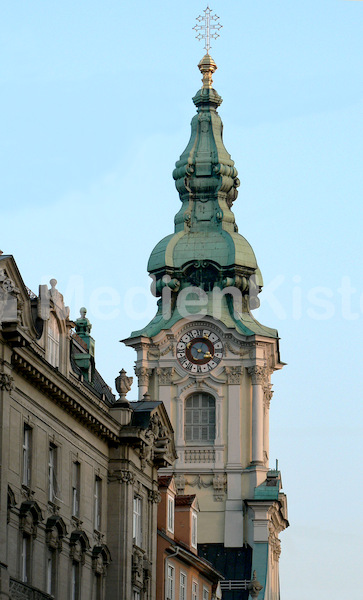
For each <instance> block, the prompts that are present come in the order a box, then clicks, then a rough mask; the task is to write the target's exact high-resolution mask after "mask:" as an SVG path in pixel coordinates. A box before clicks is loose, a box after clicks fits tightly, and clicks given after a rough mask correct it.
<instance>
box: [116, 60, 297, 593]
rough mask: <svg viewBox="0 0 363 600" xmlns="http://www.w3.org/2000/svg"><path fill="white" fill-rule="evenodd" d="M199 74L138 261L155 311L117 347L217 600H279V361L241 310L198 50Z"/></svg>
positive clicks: (226, 190)
mask: <svg viewBox="0 0 363 600" xmlns="http://www.w3.org/2000/svg"><path fill="white" fill-rule="evenodd" d="M198 67H199V69H200V71H201V73H202V76H203V79H202V81H203V85H202V88H201V89H200V90H199V91H198V92H197V94H196V95H195V97H194V98H193V102H194V104H195V106H196V108H197V114H196V115H195V116H194V117H193V119H192V123H191V137H190V140H189V143H188V145H187V147H186V149H185V150H184V152H183V153H182V155H181V157H180V159H179V160H178V161H177V163H176V168H175V169H174V172H173V177H174V179H175V185H176V188H177V190H178V192H179V196H180V200H181V207H180V210H179V211H178V212H177V214H176V216H175V230H174V233H172V234H170V235H168V236H167V237H165V238H164V239H162V240H161V241H160V242H159V243H158V244H157V245H156V246H155V248H154V250H153V251H152V253H151V256H150V259H149V263H148V271H149V273H150V275H151V276H152V278H153V289H154V293H155V295H156V296H157V297H158V298H159V299H158V310H157V314H156V316H155V317H154V318H153V319H152V321H151V322H150V323H149V324H148V325H147V326H146V327H145V328H144V329H142V330H140V331H135V332H133V333H132V334H131V336H130V337H129V338H128V339H127V340H124V343H125V344H126V345H127V346H131V347H133V348H134V349H135V350H136V352H137V360H136V367H135V372H136V375H137V377H138V385H139V399H142V398H143V395H144V394H145V393H149V394H150V395H151V397H152V399H153V400H162V401H163V403H164V405H165V407H166V410H167V412H168V414H169V416H170V419H171V422H172V424H173V427H174V431H175V443H176V451H177V455H178V459H177V461H176V463H175V465H174V467H173V469H169V470H167V472H168V473H171V472H172V473H174V475H175V482H176V486H177V492H178V493H179V494H197V498H198V503H199V506H200V514H199V515H198V551H199V553H200V554H201V555H202V556H204V557H205V558H207V559H208V560H210V561H211V562H212V563H213V564H214V565H215V566H216V568H217V569H218V570H219V571H222V573H223V574H224V577H225V581H224V582H223V584H222V588H223V590H224V592H223V597H224V598H247V596H248V591H247V590H248V585H250V589H252V588H251V586H252V587H253V586H255V592H254V593H255V595H254V596H253V595H252V592H251V595H252V597H254V598H257V597H258V598H260V599H261V598H264V599H268V600H278V599H279V597H280V595H279V575H278V560H279V555H280V541H279V538H278V536H279V533H280V532H281V531H282V530H283V529H285V528H286V527H287V525H288V521H287V506H286V497H285V495H284V494H283V493H282V492H281V488H282V484H281V475H280V472H279V471H278V469H277V465H276V469H270V468H269V411H270V401H271V397H272V389H271V381H270V378H271V374H272V373H273V371H275V370H278V369H280V368H281V367H282V366H283V363H281V361H280V353H279V338H278V334H277V331H276V330H275V329H270V328H268V327H265V326H264V325H261V324H260V323H258V322H257V321H256V319H255V318H254V317H253V315H252V312H251V311H252V310H253V309H254V308H256V307H257V306H258V305H259V299H258V294H259V292H260V291H261V289H262V286H263V281H262V276H261V273H260V270H259V268H258V265H257V261H256V257H255V254H254V252H253V250H252V248H251V246H250V244H249V243H248V242H247V240H246V239H245V238H244V237H242V235H241V234H240V233H239V232H238V227H237V224H236V221H235V217H234V214H233V212H232V210H231V209H232V205H233V202H234V201H235V200H236V198H237V194H238V192H237V188H238V186H239V180H238V178H237V170H236V168H235V166H234V162H233V160H232V159H231V156H230V155H229V153H228V152H227V150H226V148H225V147H224V144H223V137H222V132H223V125H222V121H221V118H220V116H219V115H218V112H217V109H218V107H219V106H220V104H221V103H222V98H221V97H220V96H219V94H218V93H217V92H216V90H215V89H213V87H212V76H213V73H214V72H215V70H216V69H217V66H216V64H215V62H214V61H213V59H212V58H211V56H210V55H209V53H208V52H207V54H206V55H205V56H204V57H203V58H202V60H201V61H200V63H199V65H198ZM244 228H247V225H246V223H244ZM254 571H256V577H257V579H258V582H259V583H260V586H262V589H261V591H260V594H259V595H258V582H257V581H254V583H253V581H252V582H251V583H249V582H250V581H251V580H253V573H254ZM256 586H257V587H256ZM227 590H235V592H234V593H236V591H238V590H246V591H245V592H242V595H241V592H239V594H238V595H233V594H232V592H231V593H229V592H228V591H227ZM256 590H257V591H256ZM256 593H257V595H256Z"/></svg>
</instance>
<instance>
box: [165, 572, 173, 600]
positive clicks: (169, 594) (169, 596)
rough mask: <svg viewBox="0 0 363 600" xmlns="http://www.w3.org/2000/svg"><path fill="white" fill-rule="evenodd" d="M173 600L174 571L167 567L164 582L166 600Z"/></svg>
mask: <svg viewBox="0 0 363 600" xmlns="http://www.w3.org/2000/svg"><path fill="white" fill-rule="evenodd" d="M174 599H175V569H174V567H173V565H168V577H167V581H166V600H174Z"/></svg>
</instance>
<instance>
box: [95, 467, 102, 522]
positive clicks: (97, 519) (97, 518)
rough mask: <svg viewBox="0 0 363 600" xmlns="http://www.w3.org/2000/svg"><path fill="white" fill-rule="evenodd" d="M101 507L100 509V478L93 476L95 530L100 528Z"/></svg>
mask: <svg viewBox="0 0 363 600" xmlns="http://www.w3.org/2000/svg"><path fill="white" fill-rule="evenodd" d="M101 509H102V479H101V478H100V477H97V476H96V478H95V494H94V528H95V529H96V530H97V531H100V529H101Z"/></svg>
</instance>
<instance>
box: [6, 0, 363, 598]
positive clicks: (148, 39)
mask: <svg viewBox="0 0 363 600" xmlns="http://www.w3.org/2000/svg"><path fill="white" fill-rule="evenodd" d="M210 6H211V8H212V9H214V10H215V11H216V12H217V13H218V14H219V15H220V17H221V22H222V23H223V25H224V27H223V30H222V36H221V38H220V39H219V40H217V41H216V42H215V43H214V44H213V48H212V50H211V55H212V56H213V58H214V59H215V61H216V62H217V65H218V71H217V72H216V74H215V76H214V86H215V88H216V89H217V90H218V92H219V93H220V94H221V95H222V97H223V99H224V102H223V104H222V106H221V107H220V109H219V113H220V115H221V117H222V119H223V122H224V140H225V144H226V147H227V149H228V151H229V152H230V153H231V155H232V158H233V159H234V161H235V163H236V166H237V169H238V171H239V175H240V179H241V187H240V192H239V196H238V199H237V201H236V203H235V205H234V212H235V215H236V219H237V222H238V225H239V230H240V232H241V233H242V234H243V235H244V236H245V237H246V238H247V239H248V240H249V242H250V243H251V244H252V246H253V248H254V250H255V253H256V256H257V259H258V262H259V265H260V268H261V270H262V273H263V276H264V280H265V290H264V291H263V292H262V294H261V295H260V298H261V308H260V309H259V311H257V315H256V316H257V317H258V318H259V320H260V321H261V322H263V323H264V324H265V325H268V326H271V327H277V328H278V330H279V333H280V336H281V358H282V360H283V361H285V362H287V363H288V366H287V367H285V368H284V369H283V371H281V372H280V373H278V374H276V375H275V376H274V387H275V394H274V397H273V399H272V403H271V453H270V454H271V462H272V463H274V459H275V457H277V458H278V459H279V466H280V468H281V470H282V476H283V482H284V486H285V491H286V493H287V494H288V501H289V517H290V522H291V527H290V528H289V529H288V530H287V531H286V532H285V533H283V534H282V536H281V537H282V543H283V545H282V556H281V590H282V598H283V599H286V600H306V598H307V597H309V598H319V600H328V599H329V600H331V599H332V598H338V597H340V596H341V594H342V590H344V595H345V596H346V597H349V598H350V600H361V596H362V592H361V590H360V589H359V573H360V569H361V536H362V525H363V519H362V510H361V502H362V501H361V498H362V493H363V489H362V488H363V484H362V476H361V470H362V469H361V456H362V433H363V431H362V385H361V372H362V366H361V362H362V358H361V355H362V349H361V346H362V344H361V338H360V335H361V332H362V321H363V283H362V282H363V279H362V258H361V257H362V250H363V243H362V238H363V236H362V224H361V223H362V208H361V206H362V191H363V177H362V163H363V149H362V139H363V68H362V55H363V2H358V1H349V0H303V1H302V2H297V1H292V0H284V1H282V0H249V1H243V0H240V1H237V0H235V1H232V0H227V1H224V2H221V1H220V0H216V2H213V3H211V4H210ZM204 8H205V3H204V2H199V1H195V0H194V1H191V0H185V1H184V2H183V3H180V2H173V1H165V0H164V1H161V0H159V1H158V0H154V1H153V2H149V1H148V2H146V1H135V2H133V3H130V2H125V1H123V0H118V1H116V0H107V1H105V2H100V1H96V0H78V1H77V2H72V1H71V0H62V2H58V1H55V0H22V1H20V0H12V1H11V2H5V1H3V2H2V3H0V56H1V59H0V83H1V101H0V102H1V113H2V117H3V118H2V126H1V135H0V152H1V160H0V171H1V172H0V199H1V200H0V201H1V223H2V235H1V242H0V247H1V249H2V250H3V251H4V253H7V254H8V253H9V254H13V255H14V257H15V259H16V261H17V264H18V266H19V269H20V271H21V273H22V275H23V278H24V280H25V283H26V284H27V285H28V286H29V287H30V288H32V289H33V290H34V291H35V292H37V289H38V285H39V283H44V282H48V281H49V279H50V278H51V277H55V278H56V279H58V289H59V290H60V291H61V292H62V293H63V294H64V295H65V300H66V303H68V304H70V306H71V314H72V316H73V317H74V318H76V317H77V313H78V309H79V307H80V306H82V305H85V306H87V307H88V309H89V312H88V316H89V318H90V320H91V322H92V323H93V334H94V337H95V339H96V358H97V366H98V368H99V370H100V371H101V373H102V374H103V375H104V377H105V379H106V380H107V381H108V383H109V384H111V385H113V381H114V378H115V377H116V375H117V374H118V371H119V370H120V369H121V368H122V367H124V368H126V369H127V371H128V372H129V373H130V374H131V372H132V369H133V367H132V365H133V360H134V355H133V351H132V350H127V349H125V348H124V347H123V346H122V345H121V344H119V342H118V340H120V339H122V338H125V337H127V336H128V335H129V333H130V331H131V330H134V329H139V328H141V327H142V326H143V325H144V324H145V323H146V322H147V321H148V320H149V319H150V318H151V317H152V315H153V312H154V309H155V301H154V299H153V298H152V296H151V294H150V293H149V292H148V286H149V279H148V277H147V272H146V263H147V259H148V257H149V254H150V252H151V250H152V248H153V247H154V245H155V244H156V243H157V242H158V240H159V239H160V238H161V237H163V236H164V235H166V234H168V233H171V231H172V229H173V218H174V214H175V213H176V212H177V210H178V209H179V198H178V195H177V192H176V190H175V188H174V183H173V180H172V177H171V173H172V170H173V167H174V163H175V161H176V160H177V159H178V158H179V155H180V154H181V152H182V151H183V150H184V147H185V146H186V144H187V141H188V139H189V132H190V129H189V124H190V120H191V118H192V116H193V114H194V111H195V107H194V105H193V103H192V101H191V97H192V96H193V95H194V94H195V92H196V91H197V89H198V88H199V87H200V73H199V71H198V70H197V68H196V65H197V63H198V61H199V60H200V58H201V57H202V55H203V49H202V45H201V44H199V43H198V42H197V41H196V40H194V37H193V35H194V32H193V31H192V29H191V28H192V27H193V25H194V18H195V17H196V16H197V15H198V14H199V13H200V12H201V10H203V9H204ZM136 288H140V289H141V290H145V291H144V292H142V293H141V292H140V294H139V296H138V297H137V298H136V299H135V294H136V292H137V289H136ZM353 288H354V291H352V290H353ZM102 294H103V295H102ZM102 299H103V300H105V301H106V302H109V305H106V304H104V305H100V300H102ZM147 300H148V303H147ZM145 303H147V306H146V308H145ZM131 309H132V310H131ZM132 312H133V313H134V314H132ZM142 312H143V313H144V314H143V315H142V314H141V313H142ZM136 313H139V314H138V315H137V314H136Z"/></svg>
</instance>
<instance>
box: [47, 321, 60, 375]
mask: <svg viewBox="0 0 363 600" xmlns="http://www.w3.org/2000/svg"><path fill="white" fill-rule="evenodd" d="M48 360H49V362H50V364H51V365H52V366H53V367H59V327H58V322H57V319H56V317H55V315H54V314H53V313H51V314H50V317H49V321H48Z"/></svg>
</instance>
